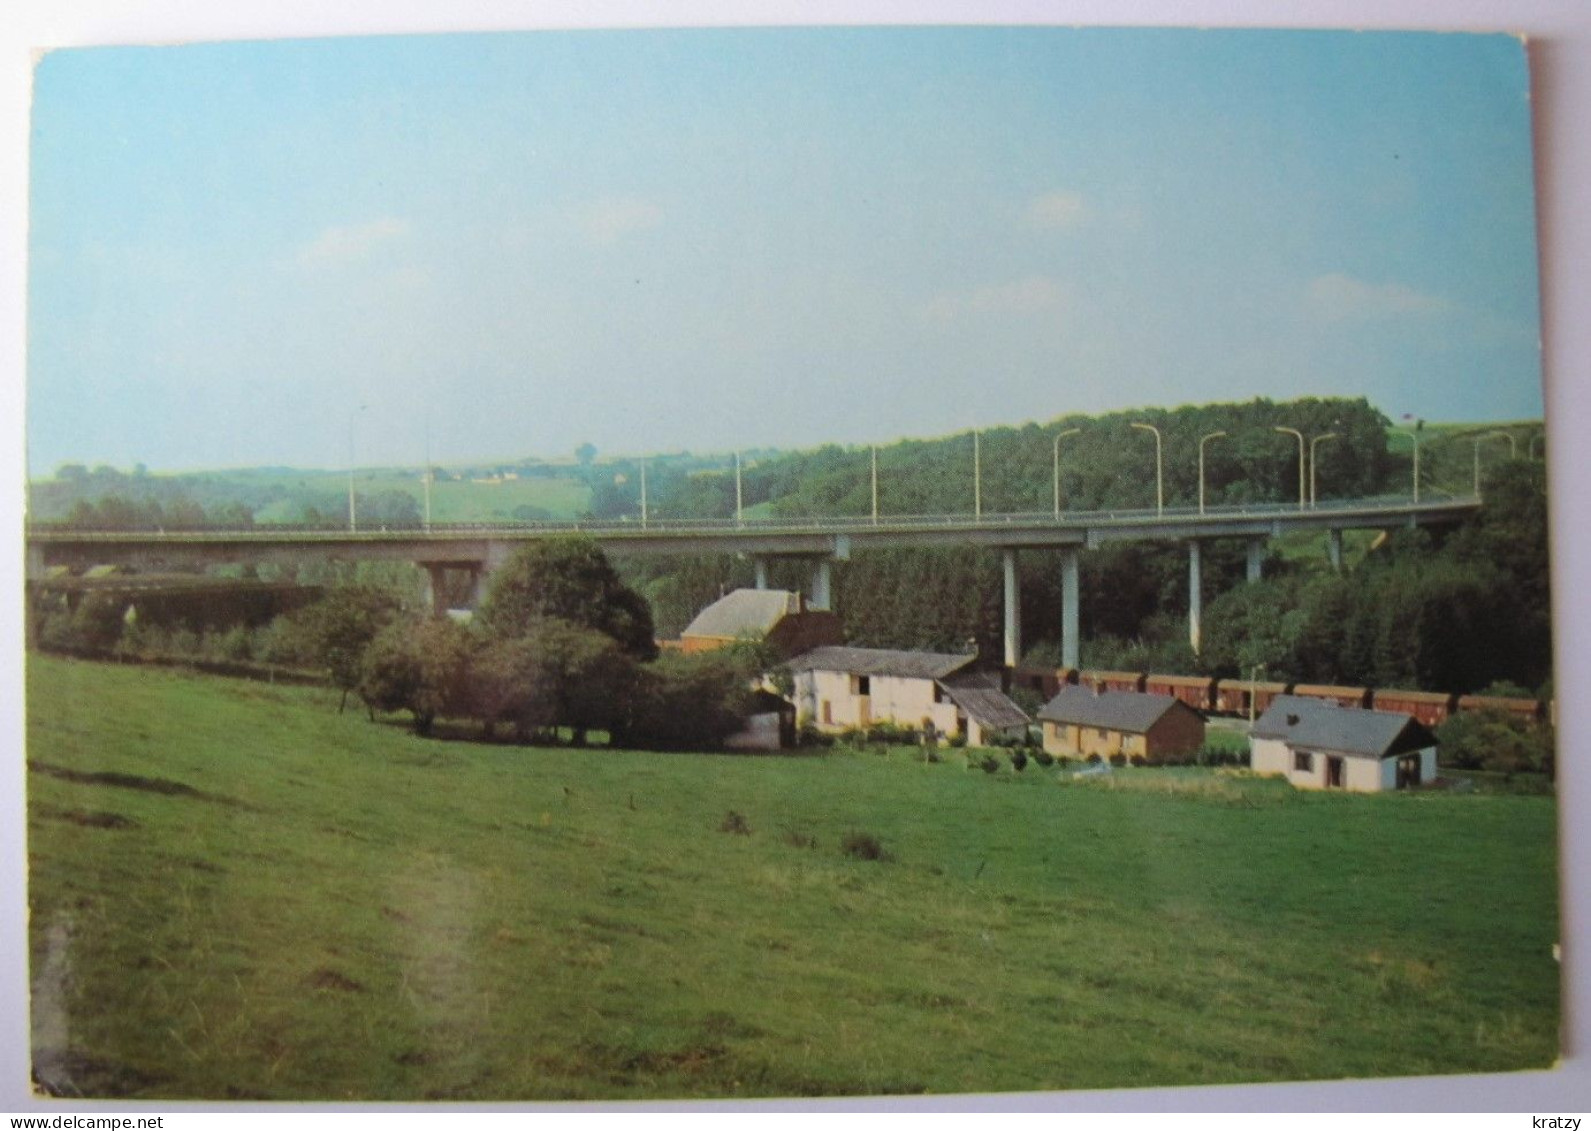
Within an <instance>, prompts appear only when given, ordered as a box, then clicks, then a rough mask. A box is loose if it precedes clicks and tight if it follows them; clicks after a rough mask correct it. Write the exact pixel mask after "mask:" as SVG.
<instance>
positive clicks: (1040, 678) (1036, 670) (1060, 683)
mask: <svg viewBox="0 0 1591 1131" xmlns="http://www.w3.org/2000/svg"><path fill="white" fill-rule="evenodd" d="M1076 682H1077V669H1076V668H1041V667H1036V666H1034V665H1032V664H1019V665H1017V667H1016V668H1015V670H1013V671H1012V673H1011V686H1013V687H1026V688H1030V689H1032V690H1034V691H1037V692H1038V693H1039V694H1040V695H1042V696H1044V698H1045V699H1053V698H1054V697H1055V694H1056V692H1058V691H1060V689H1061V688H1062V687H1064V686H1065V685H1066V684H1068V683H1076Z"/></svg>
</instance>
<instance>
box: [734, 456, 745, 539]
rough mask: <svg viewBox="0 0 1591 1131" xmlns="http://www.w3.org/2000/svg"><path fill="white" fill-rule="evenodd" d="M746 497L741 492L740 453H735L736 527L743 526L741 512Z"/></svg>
mask: <svg viewBox="0 0 1591 1131" xmlns="http://www.w3.org/2000/svg"><path fill="white" fill-rule="evenodd" d="M744 499H745V496H744V495H742V494H741V491H740V453H739V452H736V453H735V525H736V526H739V525H741V522H742V519H741V510H742V505H741V504H742V503H743V502H744Z"/></svg>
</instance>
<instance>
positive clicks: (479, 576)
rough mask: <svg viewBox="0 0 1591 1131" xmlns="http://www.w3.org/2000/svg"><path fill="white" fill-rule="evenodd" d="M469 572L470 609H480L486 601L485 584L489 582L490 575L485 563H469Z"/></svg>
mask: <svg viewBox="0 0 1591 1131" xmlns="http://www.w3.org/2000/svg"><path fill="white" fill-rule="evenodd" d="M469 571H470V608H471V609H479V608H480V607H481V603H482V602H483V601H485V600H486V589H487V584H488V583H489V582H490V581H491V579H492V575H491V574H490V573H489V572H488V571H487V569H486V563H485V562H473V563H471V564H470V566H469Z"/></svg>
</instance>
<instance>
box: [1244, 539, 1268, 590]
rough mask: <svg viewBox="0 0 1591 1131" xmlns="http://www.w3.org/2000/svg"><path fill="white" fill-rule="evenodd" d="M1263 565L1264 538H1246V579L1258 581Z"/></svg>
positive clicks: (1261, 574)
mask: <svg viewBox="0 0 1591 1131" xmlns="http://www.w3.org/2000/svg"><path fill="white" fill-rule="evenodd" d="M1264 567H1265V539H1263V538H1250V539H1249V540H1248V579H1249V580H1250V581H1258V580H1259V579H1260V578H1261V577H1262V576H1263V575H1264Z"/></svg>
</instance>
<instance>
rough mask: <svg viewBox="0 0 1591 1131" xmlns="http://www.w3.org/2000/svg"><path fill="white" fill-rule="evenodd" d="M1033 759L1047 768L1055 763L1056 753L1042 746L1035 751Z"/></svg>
mask: <svg viewBox="0 0 1591 1131" xmlns="http://www.w3.org/2000/svg"><path fill="white" fill-rule="evenodd" d="M1033 760H1034V761H1035V762H1037V763H1038V764H1039V765H1040V766H1042V767H1044V768H1046V769H1048V768H1049V767H1050V766H1053V765H1055V755H1053V754H1051V753H1050V752H1049V751H1048V750H1046V749H1044V747H1042V746H1040V747H1038V748H1037V749H1036V750H1034V751H1033Z"/></svg>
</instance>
